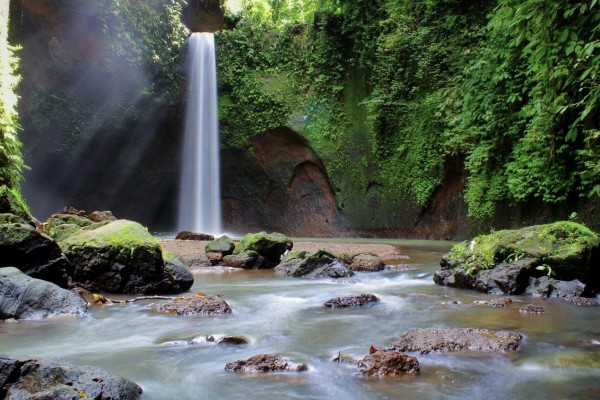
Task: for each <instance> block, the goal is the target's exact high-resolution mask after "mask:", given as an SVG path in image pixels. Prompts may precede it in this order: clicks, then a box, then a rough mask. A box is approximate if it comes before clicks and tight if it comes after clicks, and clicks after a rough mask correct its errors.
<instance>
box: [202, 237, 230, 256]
mask: <svg viewBox="0 0 600 400" xmlns="http://www.w3.org/2000/svg"><path fill="white" fill-rule="evenodd" d="M234 250H235V243H233V240H232V239H231V238H230V237H229V236H227V235H223V236H221V237H220V238H217V239H215V240H213V241H211V242H208V243H207V244H206V246H205V247H204V251H205V252H206V253H219V254H221V255H222V256H228V255H230V254H233V251H234Z"/></svg>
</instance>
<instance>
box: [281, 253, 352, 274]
mask: <svg viewBox="0 0 600 400" xmlns="http://www.w3.org/2000/svg"><path fill="white" fill-rule="evenodd" d="M275 274H277V275H284V276H291V277H294V278H335V279H337V278H347V277H350V276H353V275H354V272H352V271H350V270H349V269H348V266H347V265H346V264H344V262H343V261H342V260H340V259H339V258H337V257H336V256H335V255H333V254H331V253H329V252H328V251H326V250H318V251H317V252H315V253H309V252H306V251H298V252H290V253H288V254H286V256H285V257H284V258H283V261H282V262H281V263H280V264H279V265H277V266H276V267H275Z"/></svg>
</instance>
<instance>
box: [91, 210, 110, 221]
mask: <svg viewBox="0 0 600 400" xmlns="http://www.w3.org/2000/svg"><path fill="white" fill-rule="evenodd" d="M88 218H89V219H91V220H92V221H94V222H104V221H116V220H117V217H115V216H114V215H113V213H112V212H111V211H94V212H92V213H90V215H88Z"/></svg>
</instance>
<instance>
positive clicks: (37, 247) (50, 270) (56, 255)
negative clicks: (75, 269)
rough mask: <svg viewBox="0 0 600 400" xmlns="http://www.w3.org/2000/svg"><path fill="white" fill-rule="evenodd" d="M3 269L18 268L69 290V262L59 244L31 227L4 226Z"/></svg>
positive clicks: (0, 232)
mask: <svg viewBox="0 0 600 400" xmlns="http://www.w3.org/2000/svg"><path fill="white" fill-rule="evenodd" d="M0 255H1V257H0V268H1V267H16V268H18V269H20V270H21V271H23V272H24V273H26V274H27V275H29V276H31V277H34V278H38V279H43V280H46V281H49V282H52V283H55V284H57V285H59V286H61V287H67V283H68V276H67V273H68V270H69V268H70V266H69V262H68V260H67V259H66V258H65V256H64V255H63V254H62V251H61V249H60V247H59V246H58V244H56V242H55V241H54V240H52V238H50V237H49V236H47V235H45V234H43V233H42V232H40V231H38V230H37V229H35V228H34V227H32V226H31V225H29V224H4V225H0Z"/></svg>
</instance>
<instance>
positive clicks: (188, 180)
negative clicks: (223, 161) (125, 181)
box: [178, 33, 221, 234]
mask: <svg viewBox="0 0 600 400" xmlns="http://www.w3.org/2000/svg"><path fill="white" fill-rule="evenodd" d="M187 64H188V83H187V84H188V93H187V107H186V120H185V137H184V149H183V166H182V167H183V168H182V175H181V190H180V193H179V224H178V225H179V226H178V228H179V230H190V231H194V232H203V233H211V234H218V233H220V232H221V187H220V171H219V169H220V162H219V124H218V116H217V71H216V70H217V68H216V60H215V41H214V35H213V34H212V33H193V34H192V35H191V36H190V38H189V39H188V58H187Z"/></svg>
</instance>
